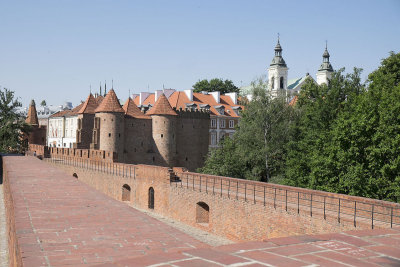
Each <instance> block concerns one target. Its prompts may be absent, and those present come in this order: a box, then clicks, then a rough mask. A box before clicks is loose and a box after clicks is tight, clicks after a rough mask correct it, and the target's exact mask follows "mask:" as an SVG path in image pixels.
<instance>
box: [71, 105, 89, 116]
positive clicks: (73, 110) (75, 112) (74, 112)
mask: <svg viewBox="0 0 400 267" xmlns="http://www.w3.org/2000/svg"><path fill="white" fill-rule="evenodd" d="M84 104H85V102H82V103H80V104H79V105H78V106H76V107H74V108H73V109H72V110H71V112H70V113H69V114H68V116H75V115H78V112H79V110H81V108H82V107H83V105H84Z"/></svg>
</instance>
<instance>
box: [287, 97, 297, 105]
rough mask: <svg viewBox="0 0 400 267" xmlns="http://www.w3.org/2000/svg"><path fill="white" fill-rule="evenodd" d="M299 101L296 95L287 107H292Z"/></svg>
mask: <svg viewBox="0 0 400 267" xmlns="http://www.w3.org/2000/svg"><path fill="white" fill-rule="evenodd" d="M298 99H299V97H298V96H297V95H295V96H294V97H293V98H292V99H291V100H290V102H289V106H294V105H296V103H297V100H298Z"/></svg>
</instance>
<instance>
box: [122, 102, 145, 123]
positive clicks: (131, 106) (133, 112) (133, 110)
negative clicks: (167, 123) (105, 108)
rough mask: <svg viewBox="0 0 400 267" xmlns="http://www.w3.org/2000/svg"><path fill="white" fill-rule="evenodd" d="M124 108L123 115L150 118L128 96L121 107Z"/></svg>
mask: <svg viewBox="0 0 400 267" xmlns="http://www.w3.org/2000/svg"><path fill="white" fill-rule="evenodd" d="M122 108H123V109H124V110H125V115H128V116H131V117H134V118H140V119H150V116H147V115H145V114H144V113H143V112H141V111H140V109H139V108H138V107H137V106H136V104H135V102H133V100H132V98H130V97H129V98H128V100H127V101H126V102H125V104H124V106H123V107H122Z"/></svg>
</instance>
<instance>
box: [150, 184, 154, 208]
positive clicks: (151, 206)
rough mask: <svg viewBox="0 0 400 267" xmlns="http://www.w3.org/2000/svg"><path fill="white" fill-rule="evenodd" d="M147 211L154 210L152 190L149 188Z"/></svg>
mask: <svg viewBox="0 0 400 267" xmlns="http://www.w3.org/2000/svg"><path fill="white" fill-rule="evenodd" d="M149 209H154V188H153V187H150V188H149Z"/></svg>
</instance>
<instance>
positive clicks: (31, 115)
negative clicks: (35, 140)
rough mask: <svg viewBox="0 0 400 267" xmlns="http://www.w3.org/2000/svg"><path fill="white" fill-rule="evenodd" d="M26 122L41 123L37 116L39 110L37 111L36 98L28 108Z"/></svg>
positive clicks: (31, 123)
mask: <svg viewBox="0 0 400 267" xmlns="http://www.w3.org/2000/svg"><path fill="white" fill-rule="evenodd" d="M25 122H26V123H28V124H30V125H36V126H37V125H39V120H38V117H37V112H36V105H35V100H33V99H32V100H31V104H30V105H29V109H28V115H27V116H26V120H25Z"/></svg>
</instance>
